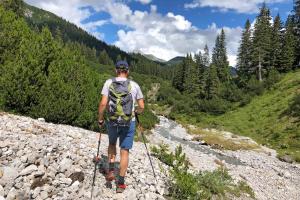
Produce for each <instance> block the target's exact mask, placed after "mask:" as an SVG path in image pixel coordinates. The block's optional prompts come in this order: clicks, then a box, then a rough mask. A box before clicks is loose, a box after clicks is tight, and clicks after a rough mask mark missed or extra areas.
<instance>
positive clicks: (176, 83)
mask: <svg viewBox="0 0 300 200" xmlns="http://www.w3.org/2000/svg"><path fill="white" fill-rule="evenodd" d="M185 73H186V64H185V60H183V61H182V62H181V63H180V64H179V65H178V66H177V67H176V71H175V75H174V78H173V81H172V85H173V87H175V88H176V89H177V90H179V91H180V92H183V90H184V84H185Z"/></svg>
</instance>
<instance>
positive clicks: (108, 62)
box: [99, 50, 113, 65]
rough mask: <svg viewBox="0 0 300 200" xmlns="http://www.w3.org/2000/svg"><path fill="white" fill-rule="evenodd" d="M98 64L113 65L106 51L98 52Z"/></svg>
mask: <svg viewBox="0 0 300 200" xmlns="http://www.w3.org/2000/svg"><path fill="white" fill-rule="evenodd" d="M99 62H100V63H101V64H103V65H113V61H112V60H111V59H110V57H109V56H108V54H107V52H106V50H103V51H101V52H100V55H99Z"/></svg>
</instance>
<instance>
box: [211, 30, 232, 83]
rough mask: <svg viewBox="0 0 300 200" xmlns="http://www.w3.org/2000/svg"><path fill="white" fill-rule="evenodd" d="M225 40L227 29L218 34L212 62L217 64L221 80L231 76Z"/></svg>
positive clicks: (226, 79)
mask: <svg viewBox="0 0 300 200" xmlns="http://www.w3.org/2000/svg"><path fill="white" fill-rule="evenodd" d="M225 40H226V38H225V31H224V29H222V31H221V34H220V35H218V36H217V39H216V44H215V48H214V50H213V55H212V63H213V64H214V65H215V66H216V68H217V73H218V77H219V79H220V80H221V81H228V80H229V78H230V76H229V62H228V60H227V50H226V41H225Z"/></svg>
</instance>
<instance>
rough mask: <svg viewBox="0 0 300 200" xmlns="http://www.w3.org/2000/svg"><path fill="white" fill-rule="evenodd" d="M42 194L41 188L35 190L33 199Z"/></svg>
mask: <svg viewBox="0 0 300 200" xmlns="http://www.w3.org/2000/svg"><path fill="white" fill-rule="evenodd" d="M40 192H41V188H40V187H37V188H35V189H34V190H33V192H32V194H31V196H32V198H34V199H35V198H36V197H37V196H38V195H39V194H40Z"/></svg>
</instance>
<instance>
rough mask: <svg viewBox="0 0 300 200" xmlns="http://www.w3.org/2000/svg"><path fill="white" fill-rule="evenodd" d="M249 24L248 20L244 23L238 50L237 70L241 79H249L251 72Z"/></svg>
mask: <svg viewBox="0 0 300 200" xmlns="http://www.w3.org/2000/svg"><path fill="white" fill-rule="evenodd" d="M251 53H252V41H251V23H250V21H249V19H248V20H247V21H246V24H245V29H244V31H243V34H242V39H241V44H240V47H239V50H238V62H237V69H238V74H239V76H241V77H249V76H250V70H251Z"/></svg>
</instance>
